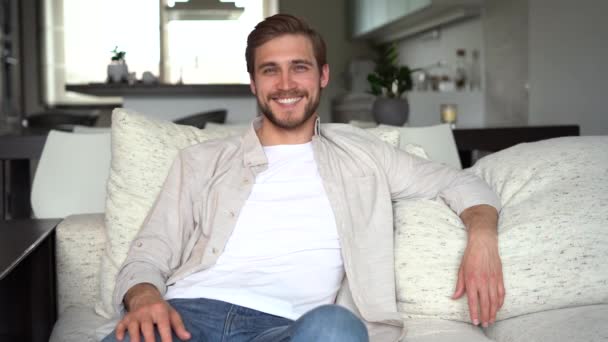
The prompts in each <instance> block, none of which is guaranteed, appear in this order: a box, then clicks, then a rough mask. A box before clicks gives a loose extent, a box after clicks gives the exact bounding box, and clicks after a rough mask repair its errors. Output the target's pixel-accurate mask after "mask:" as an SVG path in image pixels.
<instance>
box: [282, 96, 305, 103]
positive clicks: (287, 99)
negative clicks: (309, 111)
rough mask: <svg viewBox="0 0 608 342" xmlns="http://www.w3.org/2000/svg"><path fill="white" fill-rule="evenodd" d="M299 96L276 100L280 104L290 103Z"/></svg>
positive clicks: (298, 98)
mask: <svg viewBox="0 0 608 342" xmlns="http://www.w3.org/2000/svg"><path fill="white" fill-rule="evenodd" d="M300 99H302V98H301V97H290V98H286V99H277V100H276V101H277V102H278V103H281V104H292V103H296V102H298V101H300Z"/></svg>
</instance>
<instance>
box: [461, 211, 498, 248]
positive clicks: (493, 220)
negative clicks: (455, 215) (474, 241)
mask: <svg viewBox="0 0 608 342" xmlns="http://www.w3.org/2000/svg"><path fill="white" fill-rule="evenodd" d="M460 219H461V220H462V222H463V223H464V225H465V227H466V228H467V232H468V237H469V240H470V239H471V238H473V237H475V235H476V234H480V233H481V234H490V235H493V236H497V233H498V231H497V226H498V211H497V210H496V208H494V207H493V206H491V205H486V204H482V205H476V206H473V207H470V208H467V209H465V210H464V211H463V212H462V213H461V214H460Z"/></svg>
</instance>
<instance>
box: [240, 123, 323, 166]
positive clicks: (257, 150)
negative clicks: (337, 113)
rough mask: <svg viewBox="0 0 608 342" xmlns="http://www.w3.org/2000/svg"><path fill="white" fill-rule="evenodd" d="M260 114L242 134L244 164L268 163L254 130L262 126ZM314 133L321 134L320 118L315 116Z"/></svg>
mask: <svg viewBox="0 0 608 342" xmlns="http://www.w3.org/2000/svg"><path fill="white" fill-rule="evenodd" d="M262 120H263V117H262V116H257V117H256V118H255V119H253V121H252V122H251V125H249V128H248V129H247V131H246V132H245V133H244V134H243V136H242V138H241V139H242V142H243V163H244V164H245V165H246V166H256V165H264V164H268V159H267V158H266V154H265V153H264V148H263V146H262V143H261V142H260V138H259V137H258V135H257V133H256V130H257V129H259V128H260V127H261V126H262ZM314 135H315V136H317V135H318V136H320V135H321V120H320V119H319V117H318V116H317V119H316V120H315V129H314Z"/></svg>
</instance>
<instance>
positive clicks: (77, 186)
mask: <svg viewBox="0 0 608 342" xmlns="http://www.w3.org/2000/svg"><path fill="white" fill-rule="evenodd" d="M109 170H110V133H109V132H106V133H99V134H90V133H68V132H60V131H55V130H51V131H50V132H49V134H48V137H47V139H46V143H45V144H44V148H43V150H42V155H41V157H40V161H39V163H38V167H37V168H36V173H35V175H34V181H33V183H32V194H31V204H32V211H33V214H34V217H36V218H62V217H66V216H68V215H73V214H84V213H101V212H104V211H105V198H106V181H107V179H108V174H109Z"/></svg>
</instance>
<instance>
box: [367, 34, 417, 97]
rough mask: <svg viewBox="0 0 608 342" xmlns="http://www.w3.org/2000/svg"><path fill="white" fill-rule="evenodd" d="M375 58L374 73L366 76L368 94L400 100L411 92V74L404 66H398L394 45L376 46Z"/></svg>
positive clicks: (397, 55)
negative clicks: (405, 93)
mask: <svg viewBox="0 0 608 342" xmlns="http://www.w3.org/2000/svg"><path fill="white" fill-rule="evenodd" d="M375 50H376V54H377V58H376V59H375V60H374V62H375V63H376V67H375V68H374V72H373V73H372V74H369V75H368V76H367V81H368V82H369V84H370V87H371V90H370V93H372V94H374V95H376V96H385V97H389V98H400V97H401V95H402V94H403V93H404V92H406V91H410V90H412V85H413V82H412V72H414V71H415V70H410V68H409V67H407V66H406V65H401V66H400V65H398V64H397V60H398V58H399V53H398V52H397V47H396V46H395V44H394V43H389V44H382V45H377V46H376V47H375Z"/></svg>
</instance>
